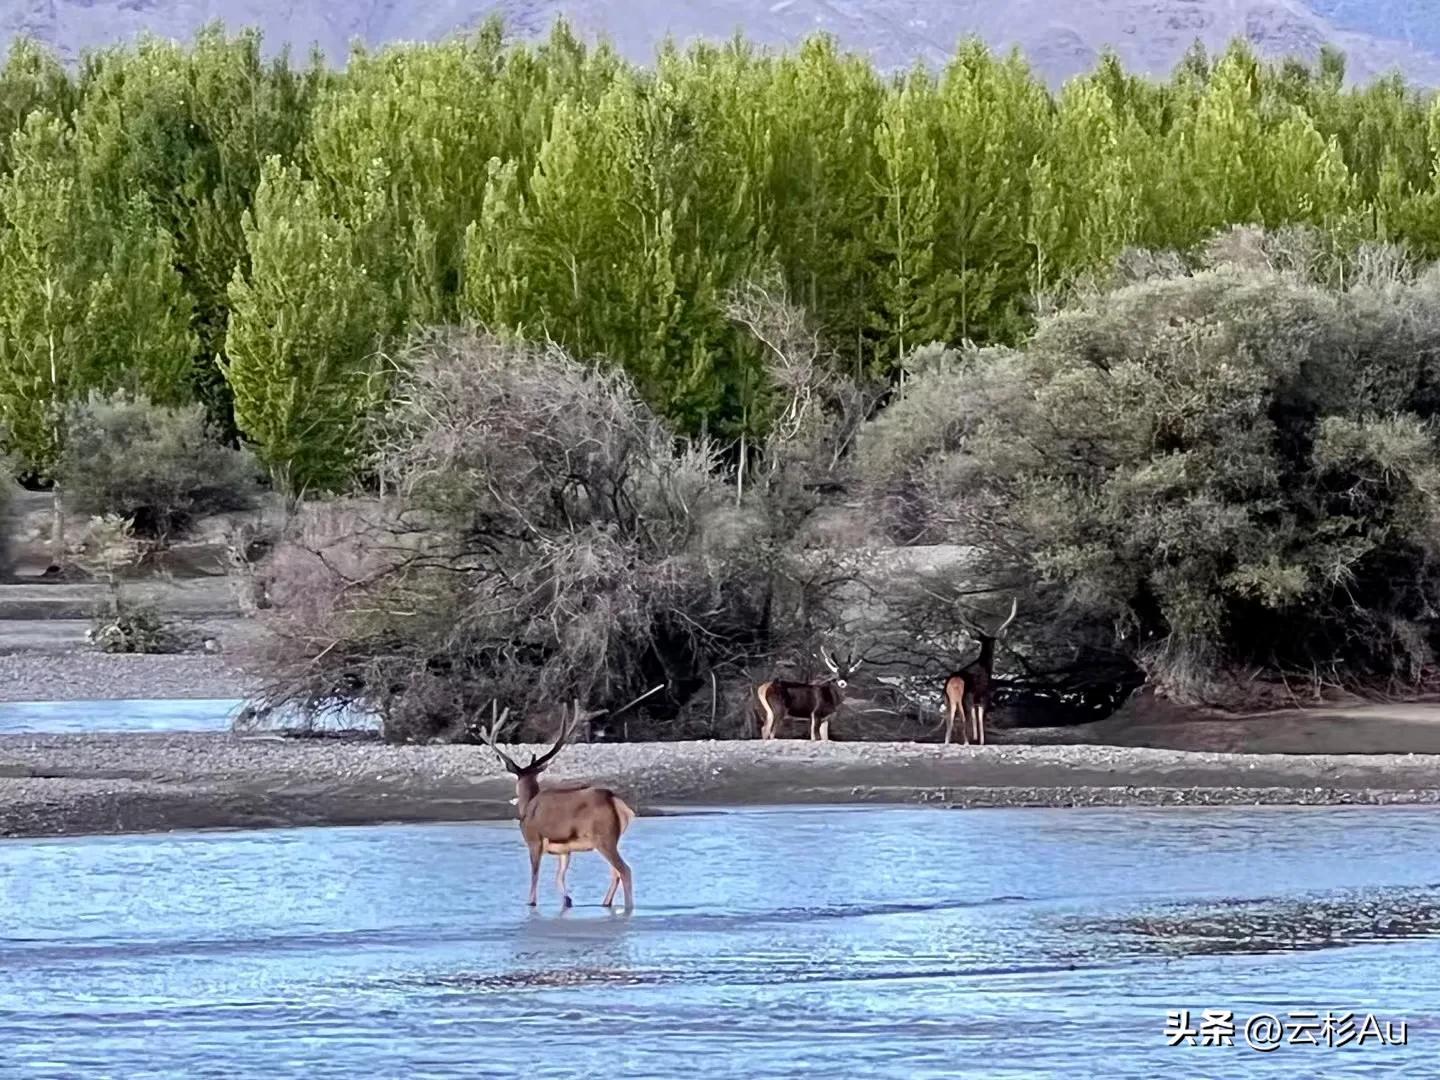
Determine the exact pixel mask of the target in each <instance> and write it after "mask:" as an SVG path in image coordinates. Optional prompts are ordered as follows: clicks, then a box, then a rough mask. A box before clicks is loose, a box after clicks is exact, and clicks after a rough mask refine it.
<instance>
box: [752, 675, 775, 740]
mask: <svg viewBox="0 0 1440 1080" xmlns="http://www.w3.org/2000/svg"><path fill="white" fill-rule="evenodd" d="M769 695H770V684H769V683H764V684H762V685H761V687H760V692H759V693H758V694H757V695H756V697H758V698H759V699H760V711H761V712H762V713H764V714H765V718H764V719H763V720H762V721H761V723H760V738H762V739H773V738H774V737H775V710H774V709H772V708H771V707H770V702H769V700H767V699H768V698H769Z"/></svg>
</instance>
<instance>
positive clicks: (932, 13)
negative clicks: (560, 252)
mask: <svg viewBox="0 0 1440 1080" xmlns="http://www.w3.org/2000/svg"><path fill="white" fill-rule="evenodd" d="M492 12H498V13H499V14H501V15H502V16H504V18H505V20H506V23H507V25H508V26H509V27H510V28H511V29H512V30H513V31H514V32H516V33H522V34H534V33H543V32H544V31H545V30H546V29H548V28H549V26H550V25H551V23H552V22H553V20H554V19H555V17H556V16H557V15H560V14H564V15H566V16H568V17H569V18H570V19H571V20H572V22H574V23H575V24H576V25H577V26H578V27H580V28H581V29H582V30H584V31H585V32H587V33H589V34H596V33H604V34H606V35H608V36H609V37H610V38H611V39H612V40H613V41H614V42H615V44H616V45H617V46H618V47H619V48H620V49H621V50H622V51H623V52H624V53H626V54H627V55H628V56H631V57H632V58H634V59H639V60H644V59H648V58H649V57H650V55H651V54H652V52H653V49H654V46H655V43H656V42H657V41H658V40H659V39H660V38H661V37H663V36H664V34H665V33H666V32H667V31H668V32H670V33H672V34H674V35H675V36H676V37H677V38H679V39H681V40H688V39H690V38H693V37H697V36H702V37H711V38H724V37H728V36H730V35H731V34H732V33H734V32H735V31H736V30H742V31H743V32H744V33H745V35H746V36H747V37H749V38H750V39H752V40H754V41H757V42H761V43H764V44H770V45H780V44H785V43H793V42H795V41H797V40H799V39H800V38H802V37H803V36H805V35H806V34H807V33H810V32H812V31H815V30H827V31H830V32H832V33H834V34H835V35H837V36H838V37H839V38H840V39H841V41H842V42H843V43H844V44H845V45H847V46H849V47H852V48H858V49H862V50H865V51H867V52H869V53H870V54H871V55H872V56H873V57H874V58H875V60H876V61H877V62H878V63H880V64H882V65H884V66H886V67H898V66H904V65H907V64H909V63H911V62H912V61H914V60H915V59H917V58H918V59H923V60H927V61H932V62H933V61H938V60H941V59H943V58H944V57H945V56H947V55H948V54H949V53H950V52H951V50H952V48H953V46H954V44H955V42H956V41H957V40H959V39H960V38H961V37H963V36H965V35H967V34H971V33H974V34H979V35H980V36H981V37H983V38H984V39H985V40H986V41H988V42H990V43H991V44H992V45H995V46H999V47H1002V48H1007V47H1009V46H1011V45H1019V46H1020V47H1021V48H1022V49H1023V50H1024V51H1025V52H1026V54H1027V55H1028V56H1029V57H1030V58H1031V60H1032V62H1033V63H1034V64H1035V65H1036V67H1037V68H1039V69H1040V70H1041V71H1043V72H1044V73H1045V74H1046V76H1047V77H1048V78H1050V79H1051V80H1052V81H1055V82H1058V81H1060V80H1062V79H1064V78H1066V77H1068V76H1069V75H1072V74H1074V73H1076V72H1077V71H1082V70H1084V69H1086V68H1088V67H1089V66H1090V65H1091V64H1092V63H1093V62H1094V60H1095V57H1096V56H1097V55H1098V53H1099V52H1100V50H1101V49H1102V48H1104V47H1105V46H1106V45H1107V44H1109V45H1113V46H1114V48H1115V49H1116V50H1117V51H1118V52H1119V53H1120V55H1121V56H1122V58H1123V59H1124V60H1125V61H1126V63H1127V64H1128V65H1129V66H1131V67H1132V68H1134V69H1136V70H1141V71H1148V72H1152V73H1156V74H1162V73H1165V72H1168V71H1169V70H1170V69H1171V68H1172V67H1173V66H1174V64H1175V62H1176V61H1177V60H1178V59H1179V57H1180V55H1181V54H1182V53H1183V52H1184V51H1185V49H1186V48H1187V47H1188V46H1189V45H1190V43H1191V42H1192V41H1193V40H1195V39H1196V38H1199V39H1200V40H1202V41H1204V42H1205V43H1206V45H1207V46H1210V47H1212V48H1217V47H1220V46H1222V45H1223V44H1224V43H1225V42H1226V41H1228V40H1229V39H1230V38H1231V37H1233V36H1236V35H1244V36H1246V37H1248V38H1250V39H1251V40H1252V41H1254V42H1255V43H1256V45H1257V46H1258V47H1259V48H1260V49H1261V50H1262V51H1264V52H1265V53H1267V54H1269V55H1279V54H1300V55H1305V56H1313V55H1314V53H1315V52H1316V51H1317V50H1318V49H1319V47H1320V46H1321V45H1322V44H1323V43H1325V42H1327V41H1328V42H1333V43H1334V44H1336V45H1338V46H1339V47H1340V48H1342V49H1344V50H1345V52H1346V53H1347V55H1348V57H1349V60H1350V72H1351V75H1352V77H1354V78H1357V79H1361V80H1364V79H1368V78H1370V77H1372V76H1374V75H1376V74H1378V73H1382V72H1385V71H1387V70H1390V69H1394V68H1399V69H1400V70H1402V71H1404V72H1405V73H1406V74H1408V75H1409V76H1410V77H1411V78H1413V79H1416V80H1417V81H1420V82H1423V83H1426V84H1430V85H1440V4H1436V3H1435V2H1434V0H1061V2H1057V0H1005V2H996V0H430V2H429V3H426V4H416V3H413V2H407V0H332V2H311V3H301V2H296V0H224V2H222V0H0V35H3V38H0V40H3V41H5V42H8V41H9V40H10V39H11V38H12V37H13V36H14V35H15V34H18V33H27V34H30V35H31V36H34V37H37V38H39V39H41V40H43V41H45V42H47V43H49V44H51V45H52V46H54V47H56V48H58V49H59V50H60V52H61V53H62V54H64V55H65V56H67V57H74V56H76V55H78V54H79V52H80V51H81V50H83V49H85V48H88V47H92V46H96V45H102V44H107V43H110V42H114V41H117V40H124V39H128V38H130V37H132V36H133V35H135V34H137V33H139V32H141V31H144V30H150V31H154V32H156V33H160V34H164V35H167V36H176V37H182V38H185V37H188V36H189V35H190V34H191V33H193V31H194V30H195V28H197V27H198V26H200V25H202V24H203V23H205V22H206V21H208V20H210V19H214V18H223V19H224V20H225V22H226V24H227V25H229V26H232V27H237V26H241V25H258V26H259V27H261V28H262V29H263V30H264V32H265V35H266V39H267V41H268V42H269V44H270V45H271V46H272V47H278V46H279V45H280V44H282V43H289V44H291V45H292V46H293V47H294V48H295V49H296V50H297V51H298V52H300V53H304V52H306V51H307V50H308V49H309V47H310V46H311V45H312V44H318V45H319V46H320V48H321V49H322V50H323V51H324V52H325V54H326V55H327V56H329V57H331V58H332V59H335V60H340V59H343V57H344V55H345V53H346V51H347V48H348V43H349V42H350V41H352V40H355V39H361V40H364V41H366V42H369V43H371V44H380V43H383V42H388V41H395V40H405V39H433V38H437V37H442V36H444V35H446V34H448V33H451V32H453V31H456V30H462V29H465V28H467V27H470V26H474V25H475V24H476V23H478V22H480V21H481V20H483V19H484V18H485V16H486V15H488V14H490V13H492Z"/></svg>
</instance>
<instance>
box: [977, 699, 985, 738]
mask: <svg viewBox="0 0 1440 1080" xmlns="http://www.w3.org/2000/svg"><path fill="white" fill-rule="evenodd" d="M975 741H976V742H977V743H979V744H980V745H981V746H984V745H985V706H984V705H976V706H975Z"/></svg>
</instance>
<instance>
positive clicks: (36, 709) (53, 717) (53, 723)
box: [0, 698, 244, 735]
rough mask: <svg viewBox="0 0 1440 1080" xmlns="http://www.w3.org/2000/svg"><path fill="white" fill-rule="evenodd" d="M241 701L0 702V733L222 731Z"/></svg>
mask: <svg viewBox="0 0 1440 1080" xmlns="http://www.w3.org/2000/svg"><path fill="white" fill-rule="evenodd" d="M243 704H244V703H243V702H241V701H236V700H231V699H229V698H196V699H194V700H186V699H183V698H180V699H164V700H135V701H124V700H106V701H3V702H0V735H34V734H44V735H73V734H85V733H90V734H110V733H112V732H113V733H116V734H123V733H131V732H170V731H175V732H180V731H228V730H230V725H231V722H232V721H233V720H234V718H235V714H236V713H237V712H238V711H239V710H240V708H241V706H242V705H243Z"/></svg>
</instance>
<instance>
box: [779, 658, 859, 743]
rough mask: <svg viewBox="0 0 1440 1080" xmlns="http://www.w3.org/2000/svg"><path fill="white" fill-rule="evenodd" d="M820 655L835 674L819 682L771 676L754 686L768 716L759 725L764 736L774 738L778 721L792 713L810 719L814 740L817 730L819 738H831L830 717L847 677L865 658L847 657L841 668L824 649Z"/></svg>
mask: <svg viewBox="0 0 1440 1080" xmlns="http://www.w3.org/2000/svg"><path fill="white" fill-rule="evenodd" d="M820 658H821V659H822V660H824V661H825V666H826V667H828V668H829V669H830V672H831V675H832V676H833V677H832V678H829V679H825V680H822V681H821V682H816V683H812V682H792V681H790V680H787V679H771V680H770V681H769V682H763V683H761V684H760V685H759V686H757V687H756V688H755V697H756V698H757V699H759V702H760V711H761V713H762V714H763V715H764V718H765V720H764V724H763V725H762V726H761V729H760V737H761V738H762V739H773V738H774V737H775V725H776V724H777V723H778V722H779V721H781V720H783V719H785V718H786V717H790V716H793V717H795V718H796V719H797V720H800V719H806V718H808V719H809V721H810V738H811V740H812V741H813V740H814V739H815V738H816V737H817V731H818V737H819V738H821V739H824V740H826V741H829V739H830V717H831V716H833V715H834V714H835V712H836V711H837V710H838V709H839V708H840V703H841V702H842V701H844V700H845V680H846V679H847V678H848V677H849V676H851V675H853V674H854V673H855V671H856V669H857V668H859V667H860V664H861V663H862V661H860V660H852V659H850V658H848V657H847V659H846V662H845V666H844V667H843V668H842V667H841V666H840V665H839V664H837V663H835V660H834V659H833V658H832V657H831V656H830V654H829V653H827V652H826V651H825V650H824V649H821V650H820ZM817 724H818V728H817Z"/></svg>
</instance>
